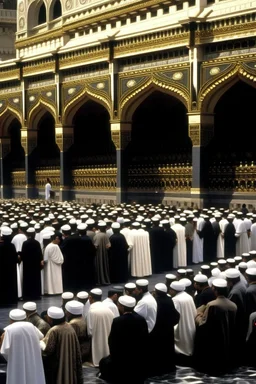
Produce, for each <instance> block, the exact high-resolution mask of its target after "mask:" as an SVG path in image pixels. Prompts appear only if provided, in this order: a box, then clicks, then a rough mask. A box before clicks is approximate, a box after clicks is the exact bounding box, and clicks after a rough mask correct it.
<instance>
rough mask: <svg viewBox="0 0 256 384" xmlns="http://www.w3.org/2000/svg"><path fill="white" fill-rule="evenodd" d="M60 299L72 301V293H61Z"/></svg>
mask: <svg viewBox="0 0 256 384" xmlns="http://www.w3.org/2000/svg"><path fill="white" fill-rule="evenodd" d="M61 297H62V299H69V300H72V299H73V298H74V293H72V292H63V293H62V295H61Z"/></svg>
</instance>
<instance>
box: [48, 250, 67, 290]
mask: <svg viewBox="0 0 256 384" xmlns="http://www.w3.org/2000/svg"><path fill="white" fill-rule="evenodd" d="M63 261H64V258H63V255H62V253H61V250H60V248H59V246H58V245H57V244H53V243H50V244H48V245H47V247H46V248H45V251H44V263H45V267H44V292H45V293H47V294H50V295H57V294H60V293H62V292H63V283H62V269H61V265H62V264H63Z"/></svg>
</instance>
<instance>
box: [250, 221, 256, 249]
mask: <svg viewBox="0 0 256 384" xmlns="http://www.w3.org/2000/svg"><path fill="white" fill-rule="evenodd" d="M251 251H256V223H253V224H252V226H251Z"/></svg>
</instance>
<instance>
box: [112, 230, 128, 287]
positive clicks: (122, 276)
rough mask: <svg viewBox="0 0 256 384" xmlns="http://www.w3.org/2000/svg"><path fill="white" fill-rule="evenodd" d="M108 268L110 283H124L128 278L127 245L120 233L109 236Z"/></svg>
mask: <svg viewBox="0 0 256 384" xmlns="http://www.w3.org/2000/svg"><path fill="white" fill-rule="evenodd" d="M109 241H110V244H111V247H110V248H109V251H108V252H109V270H110V281H111V283H125V282H127V280H128V276H129V269H128V248H129V245H128V243H127V241H126V238H125V237H124V235H123V234H122V233H114V234H113V235H112V236H110V238H109Z"/></svg>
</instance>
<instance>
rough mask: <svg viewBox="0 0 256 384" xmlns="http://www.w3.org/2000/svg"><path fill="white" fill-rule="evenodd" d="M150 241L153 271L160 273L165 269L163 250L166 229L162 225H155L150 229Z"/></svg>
mask: <svg viewBox="0 0 256 384" xmlns="http://www.w3.org/2000/svg"><path fill="white" fill-rule="evenodd" d="M148 232H149V243H150V254H151V261H152V272H153V273H160V272H163V271H164V270H165V269H164V252H163V247H164V243H163V238H164V229H163V228H162V227H158V226H153V227H152V228H150V229H149V231H148Z"/></svg>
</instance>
